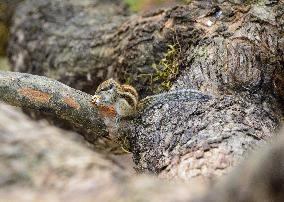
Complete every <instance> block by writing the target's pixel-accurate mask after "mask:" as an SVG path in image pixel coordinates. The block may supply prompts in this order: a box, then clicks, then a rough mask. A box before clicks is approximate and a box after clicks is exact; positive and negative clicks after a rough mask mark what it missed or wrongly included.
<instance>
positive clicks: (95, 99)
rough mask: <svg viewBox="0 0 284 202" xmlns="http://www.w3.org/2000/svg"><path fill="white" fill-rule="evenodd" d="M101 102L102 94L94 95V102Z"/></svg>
mask: <svg viewBox="0 0 284 202" xmlns="http://www.w3.org/2000/svg"><path fill="white" fill-rule="evenodd" d="M100 102H101V96H100V95H94V96H93V97H92V104H94V105H98V104H100Z"/></svg>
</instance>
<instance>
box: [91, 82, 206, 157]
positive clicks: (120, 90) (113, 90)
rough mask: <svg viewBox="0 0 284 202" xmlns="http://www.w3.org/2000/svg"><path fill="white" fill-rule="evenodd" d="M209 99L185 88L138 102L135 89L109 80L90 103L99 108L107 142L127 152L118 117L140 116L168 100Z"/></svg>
mask: <svg viewBox="0 0 284 202" xmlns="http://www.w3.org/2000/svg"><path fill="white" fill-rule="evenodd" d="M210 97H211V96H208V95H204V94H202V93H200V92H198V91H195V90H191V89H184V90H174V91H169V92H166V93H161V94H157V95H152V96H148V97H146V98H144V99H142V100H140V101H139V100H138V93H137V91H136V90H135V88H134V87H132V86H130V85H126V84H120V83H118V82H117V81H115V80H114V79H108V80H106V81H104V82H103V83H101V84H100V85H99V86H98V88H97V90H96V93H95V95H94V96H93V97H92V100H91V102H92V104H93V105H94V106H95V107H97V108H98V110H99V113H100V114H101V116H102V118H103V121H104V123H105V125H106V127H107V129H108V132H109V138H110V140H112V141H114V142H115V143H118V144H119V145H120V148H121V149H122V151H124V152H126V153H129V151H128V150H129V149H128V148H129V144H128V143H127V141H126V139H125V138H124V137H123V136H120V133H119V129H120V127H124V125H121V121H120V120H121V118H125V117H131V116H133V115H139V114H143V112H145V111H147V110H149V109H152V107H154V106H156V105H162V104H165V103H169V102H171V101H178V102H182V101H202V100H204V101H205V100H208V99H210Z"/></svg>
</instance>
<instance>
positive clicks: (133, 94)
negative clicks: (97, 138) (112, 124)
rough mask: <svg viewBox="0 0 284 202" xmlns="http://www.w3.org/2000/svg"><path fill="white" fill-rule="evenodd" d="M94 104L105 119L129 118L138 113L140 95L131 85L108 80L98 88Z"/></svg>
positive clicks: (93, 99)
mask: <svg viewBox="0 0 284 202" xmlns="http://www.w3.org/2000/svg"><path fill="white" fill-rule="evenodd" d="M92 104H93V105H95V106H97V107H98V108H99V111H100V113H101V114H102V115H103V116H105V117H116V116H117V117H127V116H131V115H133V114H134V113H135V112H136V108H137V104H138V93H137V91H136V90H135V88H134V87H132V86H130V85H127V84H120V83H118V82H117V81H115V80H114V79H108V80H106V81H104V82H102V83H101V84H100V85H99V86H98V88H97V90H96V93H95V95H94V96H93V97H92Z"/></svg>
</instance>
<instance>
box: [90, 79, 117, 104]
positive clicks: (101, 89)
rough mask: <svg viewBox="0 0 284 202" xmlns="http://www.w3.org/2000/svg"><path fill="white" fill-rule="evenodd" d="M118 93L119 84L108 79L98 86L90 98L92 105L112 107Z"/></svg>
mask: <svg viewBox="0 0 284 202" xmlns="http://www.w3.org/2000/svg"><path fill="white" fill-rule="evenodd" d="M119 91H121V86H120V84H119V83H117V82H116V81H115V80H114V79H108V80H106V81H104V82H102V83H101V84H100V85H99V86H98V88H97V90H96V93H95V95H94V96H93V98H92V103H93V104H95V105H97V106H99V105H104V106H108V105H113V104H114V103H115V102H116V101H117V98H118V92H119Z"/></svg>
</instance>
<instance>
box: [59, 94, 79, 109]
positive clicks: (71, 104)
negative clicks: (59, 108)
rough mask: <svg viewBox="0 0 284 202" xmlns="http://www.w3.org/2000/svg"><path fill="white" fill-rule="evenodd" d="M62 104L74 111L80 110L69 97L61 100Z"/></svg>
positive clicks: (76, 103) (77, 104)
mask: <svg viewBox="0 0 284 202" xmlns="http://www.w3.org/2000/svg"><path fill="white" fill-rule="evenodd" d="M63 102H64V103H66V104H67V105H68V106H69V107H72V108H74V109H80V107H81V106H80V104H79V103H78V102H76V100H74V99H73V98H71V97H65V98H64V99H63Z"/></svg>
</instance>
